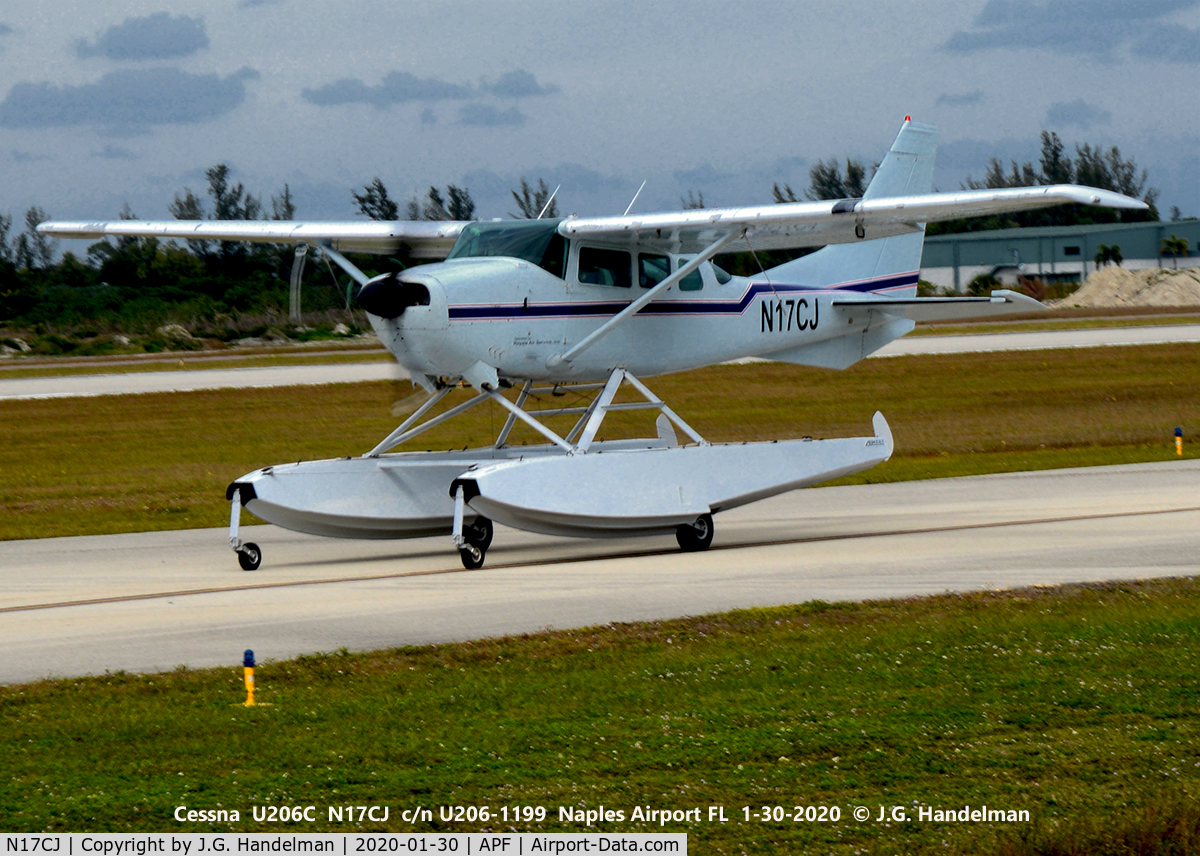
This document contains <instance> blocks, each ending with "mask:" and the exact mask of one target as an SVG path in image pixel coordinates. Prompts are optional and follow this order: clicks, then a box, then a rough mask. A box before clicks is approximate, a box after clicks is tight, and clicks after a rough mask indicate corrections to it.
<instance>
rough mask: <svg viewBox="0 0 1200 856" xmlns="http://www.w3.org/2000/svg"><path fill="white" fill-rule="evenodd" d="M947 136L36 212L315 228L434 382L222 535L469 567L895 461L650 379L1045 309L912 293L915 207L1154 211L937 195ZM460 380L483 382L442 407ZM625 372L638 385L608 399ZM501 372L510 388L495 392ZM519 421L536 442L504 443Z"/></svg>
mask: <svg viewBox="0 0 1200 856" xmlns="http://www.w3.org/2000/svg"><path fill="white" fill-rule="evenodd" d="M936 144H937V132H936V129H934V128H933V127H930V126H928V125H920V124H916V123H914V122H912V121H911V120H909V119H907V118H906V119H905V122H904V125H903V126H902V127H901V129H900V133H899V135H898V136H897V137H896V141H895V143H894V144H893V145H892V148H891V150H890V151H888V153H887V154H886V155H885V157H884V159H883V162H882V163H881V164H880V166H879V169H878V170H877V171H876V173H875V175H874V177H873V178H872V180H871V183H870V186H869V187H868V188H867V191H866V193H865V194H864V195H863V197H862V198H861V199H842V200H837V201H822V202H796V203H789V204H782V205H760V206H754V207H748V208H710V209H700V210H689V211H678V212H670V213H660V214H628V213H627V214H625V215H623V216H620V217H569V218H567V219H563V220H558V219H546V220H543V219H538V220H516V221H498V220H497V221H490V222H488V221H482V222H473V223H463V222H436V223H429V222H414V221H400V222H361V223H316V222H309V223H304V222H280V221H258V222H249V221H198V222H186V221H164V222H150V221H138V220H120V221H115V222H113V221H107V222H94V223H43V224H42V225H41V226H40V227H39V231H41V232H43V233H45V234H48V235H55V236H59V237H64V238H92V239H100V238H104V237H106V236H110V235H121V236H135V237H158V238H183V239H193V240H195V239H207V240H226V241H260V242H268V243H292V244H297V245H300V244H304V245H313V246H316V247H319V248H320V249H321V251H323V252H324V253H326V254H327V255H328V256H329V257H330V258H331V259H333V260H334V261H335V262H336V263H337V264H339V265H340V266H341V267H342V268H343V269H344V270H346V271H347V272H348V273H349V274H350V275H351V276H352V277H354V278H355V279H356V280H357V281H358V282H359V283H360V284H361V286H362V287H361V289H360V291H359V294H358V302H359V305H360V306H362V308H363V309H365V310H366V311H367V313H368V314H369V316H370V319H371V324H372V325H373V327H374V328H375V331H376V332H377V333H378V334H379V338H380V339H381V340H382V341H383V343H384V344H385V345H386V346H387V348H388V350H390V351H391V352H392V353H393V354H394V355H395V357H396V359H397V360H398V361H399V362H400V363H401V364H402V365H403V366H404V367H405V368H406V369H408V371H409V372H410V374H411V377H412V378H413V381H414V382H415V383H416V384H419V385H420V386H422V387H424V388H425V390H427V391H428V392H429V393H431V397H430V398H429V400H428V401H426V402H425V403H424V404H423V405H422V406H421V407H420V408H419V409H417V410H416V412H414V413H413V414H412V416H410V417H409V418H408V419H406V420H405V421H404V423H403V424H401V425H400V426H399V427H398V428H397V429H396V430H395V431H393V432H392V433H391V434H389V435H388V436H387V437H386V438H384V439H383V440H382V441H381V442H380V443H379V444H378V445H377V446H375V448H373V449H372V450H370V451H369V452H367V453H366V454H365V455H362V456H360V457H349V458H342V459H338V460H329V461H308V462H301V463H291V464H278V465H275V466H269V467H264V468H263V469H261V470H256V471H255V472H252V473H249V474H247V475H245V476H242V477H241V478H239V479H237V480H236V481H234V482H233V483H232V484H231V485H230V486H229V489H228V491H227V498H228V499H229V500H230V502H231V505H232V508H231V516H230V544H231V546H232V547H233V549H234V550H235V551H236V552H237V554H238V558H239V561H240V563H241V566H242V567H243V568H245V569H247V570H253V569H255V568H258V567H259V563H260V562H261V559H262V552H261V550H260V549H259V547H258V546H257V545H255V544H252V543H245V542H243V541H242V540H241V538H240V537H239V534H238V523H239V519H240V511H241V508H242V507H245V508H246V509H247V510H249V511H250V512H251V513H253V514H254V515H255V516H257V517H259V518H261V519H263V520H266V521H268V522H271V523H275V524H278V525H280V526H283V527H286V528H288V529H294V530H298V531H301V532H309V533H314V534H318V535H328V536H334V537H342V538H409V537H419V536H426V535H432V534H439V533H440V534H450V535H452V537H453V541H454V544H455V546H456V547H457V548H458V550H459V552H460V554H461V556H462V560H463V563H464V565H466V567H468V568H478V567H481V566H482V564H483V561H484V553H485V551H486V550H487V548H488V546H489V545H490V543H491V540H492V523H491V521H493V520H494V521H499V522H501V523H504V524H506V525H509V526H514V527H517V528H519V529H526V530H531V531H534V532H544V533H550V534H556V535H574V536H592V537H596V536H600V537H605V536H609V537H611V536H621V535H632V534H648V533H674V534H675V536H676V538H677V540H678V542H679V545H680V547H681V548H682V549H684V550H703V549H705V548H707V547H708V545H709V544H710V543H711V541H712V537H713V520H712V515H713V514H715V513H717V512H719V511H724V510H727V509H730V508H734V507H736V506H739V505H743V504H746V503H749V502H754V501H755V500H759V499H763V498H766V497H769V496H773V495H775V494H778V493H782V492H784V491H788V490H793V489H795V488H799V487H803V486H806V485H810V484H815V483H817V482H821V481H825V480H828V479H832V478H837V477H839V476H842V475H846V474H849V473H853V472H857V471H859V470H863V469H866V468H868V467H871V466H874V465H875V464H878V463H880V462H882V461H885V460H887V459H888V458H889V457H890V456H891V453H892V436H891V432H890V431H889V429H888V426H887V422H886V421H885V420H884V418H883V416H882V415H881V414H878V413H877V414H875V417H874V434H873V436H871V437H860V438H852V439H835V440H818V441H813V440H809V439H804V440H791V441H785V442H774V443H745V444H729V445H720V444H710V443H708V442H706V441H705V440H704V439H703V438H702V437H701V436H700V435H699V434H698V433H696V431H694V430H693V429H692V428H691V427H690V426H689V425H688V424H687V423H686V422H684V421H683V420H682V419H681V418H680V417H679V416H678V415H677V414H676V413H675V412H674V411H672V410H671V409H670V408H669V407H668V406H667V405H666V404H665V403H664V402H663V401H662V400H660V399H659V398H658V397H657V396H655V395H654V393H652V392H651V391H650V390H649V389H647V388H646V386H645V385H643V384H642V382H641V381H640V380H639V379H638V378H639V377H645V376H649V375H658V374H665V373H667V372H677V371H683V370H685V369H693V368H698V367H701V366H708V365H712V364H714V363H720V362H724V361H727V360H734V359H738V358H741V357H765V358H767V359H771V360H778V361H783V362H790V363H798V364H802V365H809V366H823V367H827V368H833V369H842V368H846V367H847V366H850V365H852V364H854V363H855V362H857V361H858V360H860V359H862V358H863V357H866V356H867V355H868V354H871V353H872V352H874V351H876V350H878V349H879V348H880V347H882V346H883V345H885V344H887V343H888V342H890V341H892V340H893V339H896V338H899V337H900V336H903V335H904V334H905V333H907V332H909V331H910V330H912V329H913V327H914V325H915V322H916V321H925V320H940V319H952V318H969V317H978V316H984V315H998V314H1004V313H1013V312H1026V311H1029V310H1031V309H1037V308H1039V307H1040V304H1039V303H1037V302H1036V301H1034V300H1031V299H1029V298H1028V297H1024V296H1022V295H1020V294H1016V293H1014V292H1011V291H997V292H993V294H992V295H991V297H963V298H941V297H938V298H918V297H916V290H917V277H918V273H919V270H920V263H921V248H922V243H923V240H924V233H925V224H926V223H927V222H930V221H935V220H949V219H957V218H961V217H973V216H980V215H987V214H995V213H999V212H1004V211H1017V210H1023V209H1029V208H1038V207H1044V206H1051V205H1060V204H1063V203H1072V202H1074V203H1083V204H1087V205H1100V206H1106V207H1111V208H1128V209H1141V208H1145V205H1144V204H1143V203H1142V202H1139V201H1138V200H1135V199H1130V198H1128V197H1125V196H1121V195H1119V194H1116V193H1111V192H1108V191H1104V190H1097V189H1094V188H1089V187H1076V186H1070V185H1058V186H1049V187H1028V188H1015V189H1005V190H977V191H964V192H960V193H933V192H931V190H932V179H933V160H934V152H935V149H936ZM825 245H828V246H825ZM802 246H824V249H821V250H819V251H817V252H815V253H812V254H810V255H807V256H804V257H802V258H799V259H796V260H795V261H791V262H788V263H786V264H783V265H779V266H778V267H774V268H771V269H769V270H763V271H762V273H761V274H760V275H758V276H754V277H748V278H747V277H738V276H731V275H729V274H728V273H726V272H724V271H723V270H721V269H720V268H719V267H717V266H716V265H714V264H712V262H711V261H710V260H711V259H712V257H713V256H714V255H716V254H717V253H719V252H722V251H726V252H731V251H735V250H739V249H741V250H745V249H751V250H755V251H757V250H767V249H777V248H785V247H802ZM401 248H407V249H408V250H409V252H410V253H411V255H413V256H415V257H418V258H427V259H441V260H442V261H440V262H438V263H436V264H428V265H422V266H418V267H414V268H410V269H409V270H406V271H404V272H402V273H398V274H396V273H389V274H385V275H383V276H377V277H375V278H368V277H367V276H366V275H364V274H363V273H362V271H360V270H359V269H358V268H357V267H356V266H355V265H354V264H353V263H351V262H350V261H349V260H347V259H346V258H345V257H344V256H343V255H342V254H343V253H346V252H355V253H379V254H391V253H396V252H398V251H399V250H401ZM460 383H461V384H465V385H469V386H470V387H473V388H474V390H475V391H476V395H475V396H474V397H473V398H471V399H469V400H468V401H466V402H464V403H462V404H459V405H458V406H456V407H453V408H450V409H449V410H447V411H445V412H442V413H439V414H438V415H434V416H429V414H430V413H431V411H432V410H433V409H434V408H435V406H436V405H437V404H438V402H440V401H441V400H442V399H443V398H444V397H445V396H446V395H447V394H448V393H449V392H450V391H451V390H452V389H453V388H455V387H457V386H459V385H460ZM623 384H628V385H629V386H630V387H632V389H633V390H634V391H636V392H637V393H638V394H640V396H641V398H643V399H644V400H643V401H634V402H629V401H625V402H623V403H622V402H617V401H616V400H615V399H616V396H617V393H618V391H619V389H620V388H621V387H622V385H623ZM564 385H571V386H570V388H571V389H575V390H584V391H591V392H592V394H593V395H592V398H591V401H590V403H586V404H581V405H580V406H578V407H559V406H556V405H555V403H554V402H553V401H551V400H550V396H549V395H547V394H551V395H552V394H553V393H555V392H558V391H560V390H561V389H563V388H564ZM510 388H511V389H515V395H513V394H511V393H510V396H505V395H503V394H502V391H503V390H505V389H510ZM626 397H628V396H626ZM487 401H493V402H496V403H497V404H498V405H499V406H500V407H502V408H504V410H506V411H507V413H508V417H507V421H506V422H505V424H504V425H503V427H502V428H501V430H500V432H499V435H498V436H497V438H496V440H495V442H494V443H493V444H492V445H491V446H489V447H485V448H479V449H468V450H462V451H448V452H391V451H389V450H391V449H392V448H393V447H395V446H397V445H399V444H401V443H403V442H405V441H406V440H409V439H410V438H412V437H414V436H416V435H418V434H419V433H421V432H422V431H424V430H426V429H428V428H432V427H434V426H436V425H439V424H441V423H442V422H444V421H446V420H448V419H452V418H454V417H455V416H457V415H458V414H460V413H462V412H464V411H466V410H468V409H470V408H472V407H474V406H476V405H478V404H481V403H484V402H487ZM584 401H586V399H584ZM545 404H549V405H550V406H543V407H541V408H540V409H535V407H534V405H545ZM636 408H646V409H653V410H657V411H658V416H657V422H656V432H655V433H656V436H655V437H649V438H645V439H637V440H616V441H601V440H598V439H597V432H598V430H599V428H600V425H601V423H602V421H603V420H604V418H605V415H606V414H607V413H610V412H613V411H624V410H631V409H636ZM567 415H570V416H573V417H575V419H574V420H573V421H574V426H573V427H572V428H570V430H568V431H566V432H564V433H561V434H560V433H558V432H556V431H554V430H551V429H550V428H549V427H547V425H546V423H545V420H547V419H550V418H552V417H560V416H567ZM517 420H521V421H522V422H524V423H525V424H527V425H528V426H529V427H531V428H532V429H533V430H535V431H537V432H538V433H539V434H541V435H542V436H543V437H544V438H545V440H546V442H545V443H544V444H540V445H532V446H530V445H524V446H513V445H510V444H509V442H508V441H509V437H510V434H511V432H512V430H513V427H514V426H515V424H516V422H517ZM675 429H679V430H680V431H682V432H683V433H684V434H685V435H686V437H687V440H685V441H684V443H683V444H682V445H681V444H680V442H679V441H678V439H677V435H676V430H675Z"/></svg>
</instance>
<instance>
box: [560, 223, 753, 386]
mask: <svg viewBox="0 0 1200 856" xmlns="http://www.w3.org/2000/svg"><path fill="white" fill-rule="evenodd" d="M744 233H745V230H744V229H743V230H741V231H733V232H726V233H725V234H724V235H722V236H721V237H720V238H718V239H717V240H715V241H713V242H712V243H711V244H709V245H708V246H707V247H705V248H704V249H703V250H701V251H700V254H699V255H697V256H696V257H695V258H694V259H692V260H691V261H689V262H688V263H687V264H685V265H683V266H682V267H681V268H679V270H677V271H675V273H673V274H671V275H670V276H669V277H667V278H666V279H664V280H663V281H662V282H660V283H659V284H658V285H656V286H654V287H653V288H651V289H649V290H648V291H647V292H646V293H645V294H643V295H642V296H641V297H639V298H638V299H637V300H635V301H633V302H632V303H630V304H629V305H628V306H626V307H625V308H624V309H622V310H621V311H620V312H618V313H617V314H616V315H614V316H613V317H612V318H609V319H608V320H607V321H605V322H604V323H603V324H601V325H600V326H599V327H597V328H596V329H595V330H593V331H592V332H591V333H589V334H588V335H587V336H585V337H584V338H583V339H582V340H580V341H579V342H578V343H577V344H576V345H575V346H574V347H573V348H571V349H570V350H569V351H567V352H566V353H565V354H556V355H555V356H553V357H550V358H549V359H547V360H546V365H547V366H548V367H550V368H552V369H553V368H558V367H559V366H561V365H562V364H563V363H569V362H571V360H573V359H575V358H576V357H577V356H579V355H580V354H582V353H583V352H584V351H586V350H587V349H588V348H590V347H591V346H592V345H594V344H596V342H597V341H599V340H600V339H601V338H602V337H604V336H607V335H608V334H609V333H611V332H612V331H613V330H615V329H616V328H617V327H620V326H621V325H622V324H624V323H625V322H626V321H628V320H629V319H630V318H632V317H633V316H634V315H636V314H637V313H638V312H639V311H640V310H641V308H642V307H643V306H645V305H646V304H647V303H649V302H650V301H651V300H653V299H654V298H655V297H657V296H658V295H659V293H660V292H663V291H666V290H667V289H668V288H670V287H671V286H672V285H674V284H675V283H677V282H679V281H680V280H681V279H683V278H684V277H685V276H687V275H688V274H689V273H691V272H692V271H694V270H696V269H697V268H699V267H700V265H702V264H704V263H705V262H706V261H708V260H709V259H711V258H712V257H713V256H715V255H716V254H717V253H719V252H720V251H721V248H722V247H724V246H725V245H726V244H728V243H729V242H730V241H732V240H734V239H735V238H737V237H739V236H740V235H742V234H744Z"/></svg>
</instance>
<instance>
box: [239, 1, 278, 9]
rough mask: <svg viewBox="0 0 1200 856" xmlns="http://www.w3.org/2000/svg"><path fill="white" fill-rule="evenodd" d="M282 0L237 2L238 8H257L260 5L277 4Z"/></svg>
mask: <svg viewBox="0 0 1200 856" xmlns="http://www.w3.org/2000/svg"><path fill="white" fill-rule="evenodd" d="M282 3H283V0H240V2H239V3H238V4H237V7H238V8H239V9H257V8H259V7H260V6H279V5H281V4H282Z"/></svg>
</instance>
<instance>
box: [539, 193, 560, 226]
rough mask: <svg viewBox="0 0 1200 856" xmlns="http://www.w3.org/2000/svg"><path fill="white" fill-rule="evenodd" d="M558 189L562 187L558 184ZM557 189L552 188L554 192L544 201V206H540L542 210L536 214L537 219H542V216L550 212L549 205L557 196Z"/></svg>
mask: <svg viewBox="0 0 1200 856" xmlns="http://www.w3.org/2000/svg"><path fill="white" fill-rule="evenodd" d="M558 187H562V185H561V184H560V185H559V186H558ZM558 187H556V188H554V192H553V193H551V194H550V198H549V199H547V200H546V204H545V205H543V206H542V210H541V211H539V212H538V215H537V218H538V219H539V220H541V219H542V215H543V214H545V213H546V212H547V211H548V210H550V203H551V202H553V201H554V197H555V196H557V195H558Z"/></svg>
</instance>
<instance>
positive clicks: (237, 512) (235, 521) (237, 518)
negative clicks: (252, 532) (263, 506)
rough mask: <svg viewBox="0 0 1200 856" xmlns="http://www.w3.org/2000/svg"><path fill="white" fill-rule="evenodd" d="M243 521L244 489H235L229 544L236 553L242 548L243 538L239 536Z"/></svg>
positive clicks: (231, 507) (230, 508)
mask: <svg viewBox="0 0 1200 856" xmlns="http://www.w3.org/2000/svg"><path fill="white" fill-rule="evenodd" d="M241 522H242V491H241V490H240V489H235V490H234V492H233V499H232V500H231V501H230V503H229V546H230V547H232V548H233V551H234V552H235V553H236V552H238V551H239V550H241V549H242V539H241V538H240V537H238V525H239V524H240V523H241Z"/></svg>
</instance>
